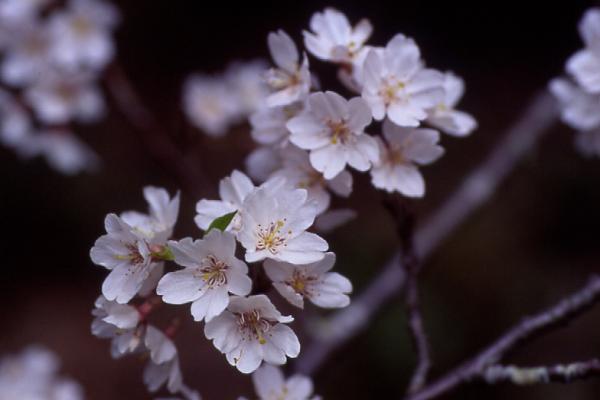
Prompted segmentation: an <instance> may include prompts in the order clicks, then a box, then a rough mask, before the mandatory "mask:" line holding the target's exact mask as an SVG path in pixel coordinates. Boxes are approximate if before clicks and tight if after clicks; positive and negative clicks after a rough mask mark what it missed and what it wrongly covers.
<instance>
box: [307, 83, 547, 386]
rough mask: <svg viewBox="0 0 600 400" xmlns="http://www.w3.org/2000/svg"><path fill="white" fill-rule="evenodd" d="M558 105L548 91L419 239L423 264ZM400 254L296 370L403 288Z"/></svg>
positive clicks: (317, 360) (329, 324) (349, 334)
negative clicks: (399, 265)
mask: <svg viewBox="0 0 600 400" xmlns="http://www.w3.org/2000/svg"><path fill="white" fill-rule="evenodd" d="M557 115H558V113H557V110H556V104H555V100H554V98H553V97H552V95H551V94H550V93H548V92H547V91H543V92H542V93H540V94H539V95H537V96H536V97H535V99H534V100H533V101H532V102H531V104H530V105H529V106H528V107H527V108H526V110H525V112H524V113H523V114H522V116H521V118H520V119H519V120H518V121H517V122H516V123H515V124H514V125H513V126H512V127H511V128H510V129H509V130H508V132H507V133H506V135H505V137H504V138H503V139H502V140H501V141H500V143H499V144H498V145H496V146H495V147H494V149H493V150H492V153H491V154H490V155H489V157H488V158H487V159H486V160H485V161H484V162H483V163H482V164H481V165H480V166H479V167H477V168H476V169H475V170H474V171H473V172H472V173H470V174H469V175H468V176H467V177H466V178H465V180H464V181H463V183H462V184H461V185H460V186H459V188H458V189H457V190H456V191H455V192H454V193H453V194H452V195H451V196H450V198H449V199H448V200H447V201H446V202H445V203H444V204H443V205H442V206H441V207H440V208H439V209H438V211H437V212H436V213H434V215H433V216H432V217H431V218H430V219H429V220H428V221H427V223H425V224H424V225H423V226H422V227H421V228H420V229H417V231H416V233H415V248H416V254H417V255H418V257H419V259H420V260H421V262H423V261H425V259H426V258H427V257H428V256H429V255H430V254H431V253H432V252H433V250H435V249H436V248H437V247H438V246H439V244H440V243H441V242H442V241H443V240H444V239H445V238H446V237H447V236H448V235H449V234H450V233H451V232H452V231H453V230H454V229H456V228H457V227H458V226H459V225H460V224H461V223H463V222H464V221H465V220H466V218H467V217H468V216H470V215H471V214H472V213H473V212H474V211H475V210H477V209H478V208H479V207H480V206H481V205H482V204H484V203H485V202H486V201H487V200H488V199H489V198H490V197H491V195H492V194H493V193H494V192H495V190H496V189H497V187H498V185H500V183H501V182H502V181H503V180H504V178H506V176H507V175H508V174H509V173H510V172H511V171H512V170H514V169H515V168H516V166H517V165H518V162H519V161H520V160H521V159H522V158H523V157H524V156H525V154H527V153H528V152H529V151H530V150H531V149H532V148H533V147H534V146H535V144H536V143H537V142H538V140H539V139H540V138H541V137H542V136H543V134H544V133H546V132H547V131H548V130H549V128H550V126H551V125H552V124H554V123H555V122H556V120H557ZM399 263H400V254H399V253H396V254H394V256H392V258H391V259H390V260H389V261H388V262H387V264H386V265H385V266H384V268H383V269H382V271H381V272H379V273H378V274H377V276H376V277H375V278H374V279H373V281H372V282H371V283H370V284H369V285H368V286H367V287H366V289H364V290H363V292H362V293H361V294H360V295H358V296H357V297H355V298H354V299H353V301H352V304H351V305H350V306H349V307H347V308H345V309H344V310H341V311H339V312H337V313H336V314H334V315H333V316H332V317H330V318H329V319H328V320H326V321H322V322H321V323H320V324H319V325H318V326H316V327H315V329H314V330H313V332H315V341H314V342H313V343H312V344H311V345H309V346H308V347H307V348H306V349H305V350H303V352H302V355H301V357H300V359H299V360H298V361H297V364H296V369H297V370H298V371H299V372H302V373H304V374H309V375H310V374H312V373H314V372H315V371H316V370H317V369H318V368H319V367H320V366H321V365H322V364H323V362H324V361H325V360H326V359H327V358H328V357H329V355H330V354H331V353H332V352H333V351H335V350H336V349H337V348H339V347H341V346H343V345H344V344H345V343H346V342H347V341H348V340H350V339H351V338H353V337H354V336H355V335H357V334H358V333H359V332H361V331H362V330H363V329H364V328H365V326H366V325H367V323H368V322H369V321H370V320H371V318H372V317H373V316H374V314H375V313H376V312H377V311H378V310H380V309H381V307H382V306H383V305H384V304H386V303H387V301H388V300H390V299H391V298H393V297H394V296H395V295H397V294H398V293H399V292H400V290H401V289H402V288H403V286H404V283H405V278H406V274H405V273H404V271H403V269H402V268H399V267H398V264H399Z"/></svg>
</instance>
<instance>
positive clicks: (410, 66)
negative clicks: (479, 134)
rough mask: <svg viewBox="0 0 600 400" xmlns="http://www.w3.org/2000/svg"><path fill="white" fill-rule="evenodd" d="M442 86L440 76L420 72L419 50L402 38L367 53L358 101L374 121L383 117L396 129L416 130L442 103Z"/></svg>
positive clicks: (429, 72)
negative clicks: (360, 99)
mask: <svg viewBox="0 0 600 400" xmlns="http://www.w3.org/2000/svg"><path fill="white" fill-rule="evenodd" d="M442 85H443V75H442V74H441V73H440V72H438V71H436V70H433V69H424V68H423V61H422V60H421V52H420V50H419V48H418V47H417V45H416V44H415V42H414V41H413V40H412V39H410V38H407V37H406V36H404V35H402V34H398V35H396V36H394V37H393V38H392V39H391V40H390V41H389V42H388V44H387V46H386V47H385V49H383V50H381V51H378V50H376V49H371V50H370V51H369V53H368V54H367V57H366V59H365V62H364V66H363V91H362V97H363V98H364V99H365V100H366V102H367V103H368V104H369V106H370V107H371V111H372V112H373V118H375V119H376V120H382V119H383V118H384V117H385V116H386V115H387V116H388V117H389V118H390V119H391V120H392V122H394V123H395V124H396V125H400V126H407V127H416V126H419V123H420V121H423V120H424V119H425V118H427V110H429V109H431V108H433V107H435V106H436V105H437V104H439V103H440V102H442V101H443V100H444V90H443V87H442Z"/></svg>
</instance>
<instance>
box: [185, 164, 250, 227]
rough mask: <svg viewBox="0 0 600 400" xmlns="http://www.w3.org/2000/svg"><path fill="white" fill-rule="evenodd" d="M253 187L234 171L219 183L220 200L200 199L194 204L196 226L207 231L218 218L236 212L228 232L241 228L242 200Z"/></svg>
mask: <svg viewBox="0 0 600 400" xmlns="http://www.w3.org/2000/svg"><path fill="white" fill-rule="evenodd" d="M254 188H255V186H254V184H253V183H252V181H251V180H250V178H248V177H247V176H246V175H245V174H244V173H242V172H240V171H237V170H234V171H233V172H232V173H231V175H230V176H228V177H225V178H223V179H221V181H220V182H219V196H220V197H221V200H206V199H202V200H200V201H199V202H198V203H197V204H196V212H197V215H196V217H195V218H194V221H195V222H196V225H198V227H199V228H200V229H202V230H206V229H208V227H209V226H210V224H211V223H212V222H213V221H214V220H215V219H216V218H218V217H221V216H223V215H225V214H229V213H231V212H234V211H238V213H237V214H236V215H235V217H234V219H233V220H232V221H231V223H230V224H229V226H228V227H227V229H228V230H233V231H237V230H239V228H240V226H241V216H240V213H239V211H240V210H241V209H242V204H243V202H244V199H245V198H246V196H248V194H250V192H252V191H253V190H254Z"/></svg>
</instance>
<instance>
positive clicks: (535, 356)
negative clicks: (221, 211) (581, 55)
mask: <svg viewBox="0 0 600 400" xmlns="http://www.w3.org/2000/svg"><path fill="white" fill-rule="evenodd" d="M116 3H117V5H118V6H119V7H120V8H121V10H122V12H123V23H122V25H121V27H120V29H119V30H118V33H117V44H118V51H119V60H120V63H121V64H122V66H123V68H124V69H125V71H126V72H127V74H128V75H129V76H130V78H131V80H132V81H133V83H134V85H135V86H136V88H137V89H138V90H139V92H140V93H141V94H142V97H143V100H144V101H145V102H146V103H147V105H148V106H149V107H150V108H151V109H152V110H153V112H154V113H155V115H156V116H157V117H158V118H159V120H160V121H161V123H162V124H163V125H164V126H166V127H167V129H168V131H169V132H170V134H171V135H172V138H173V140H175V141H176V142H177V143H178V145H179V146H181V148H182V149H183V150H184V151H185V152H186V153H188V154H190V153H193V154H197V155H198V156H199V158H200V159H201V163H202V166H203V168H204V169H205V170H206V171H207V174H208V175H209V176H210V178H211V180H212V182H213V185H211V186H208V187H203V188H201V189H200V190H202V191H203V192H205V193H207V195H210V196H214V195H215V193H216V183H217V182H218V180H219V179H220V178H221V177H222V176H224V175H226V174H228V173H229V172H230V171H231V169H232V168H234V167H237V168H243V159H244V157H245V155H246V154H247V153H248V152H249V151H250V150H251V148H252V144H251V142H250V140H249V139H248V134H247V129H246V128H245V127H242V128H239V129H237V130H236V131H235V132H233V133H232V134H231V135H230V136H228V137H227V138H225V139H221V140H216V139H210V138H208V137H204V136H202V135H200V134H199V133H198V132H196V131H194V130H193V129H191V128H188V127H186V126H185V123H184V120H183V117H182V116H181V113H180V107H179V103H180V102H179V99H180V92H181V84H182V81H183V80H184V79H185V77H186V76H187V75H188V74H189V73H191V72H193V71H207V72H213V71H214V72H218V71H220V70H222V69H223V68H224V67H225V66H226V65H227V63H228V62H230V61H233V60H236V59H250V58H254V57H257V56H259V57H264V58H266V57H267V56H268V53H267V49H266V35H267V33H268V32H269V31H271V30H275V29H278V28H283V29H285V30H286V31H287V32H288V33H290V34H291V35H292V37H293V38H294V39H296V41H297V42H299V41H300V38H301V34H300V32H301V30H302V29H305V28H307V26H308V21H309V18H310V16H311V14H312V13H313V12H315V11H320V10H322V9H323V8H324V7H325V6H328V5H333V6H336V7H338V8H339V9H341V10H342V11H344V12H345V13H346V14H347V15H348V16H349V17H350V19H351V20H352V21H353V22H355V21H357V20H358V19H359V18H361V17H368V18H369V19H370V20H371V22H372V23H373V25H374V27H375V32H374V35H373V37H372V39H371V41H370V42H371V43H373V44H381V45H382V44H385V43H386V42H387V40H388V39H389V38H391V37H392V36H393V35H394V34H395V33H398V32H402V33H404V34H406V35H409V36H413V37H414V38H415V39H416V41H417V43H418V44H419V45H420V46H421V49H422V52H423V54H424V57H425V59H426V60H427V63H428V65H430V66H432V67H434V68H438V69H442V70H446V69H450V70H453V71H455V72H456V73H458V74H459V75H461V76H463V77H464V78H465V80H466V82H467V94H466V97H465V98H464V101H463V102H462V103H461V108H463V109H465V110H468V111H469V112H471V113H472V114H474V115H475V116H476V118H477V119H478V120H479V123H480V128H479V130H478V131H476V132H475V133H474V134H473V135H472V136H471V137H469V138H467V139H454V138H451V137H448V136H445V137H444V138H443V143H444V146H445V147H446V149H447V154H446V155H445V156H444V158H443V159H441V160H440V161H439V162H437V163H436V164H435V165H433V166H431V167H428V168H426V169H425V175H426V178H427V183H428V194H427V196H426V198H425V199H424V200H421V201H418V202H417V206H416V207H417V210H418V213H419V215H420V216H422V217H423V218H425V217H426V216H427V215H428V213H429V212H430V211H431V210H432V209H433V208H435V207H436V206H437V205H438V204H440V202H441V201H443V199H444V198H445V197H446V196H447V195H448V194H449V193H451V191H452V190H453V189H454V188H455V187H456V186H457V185H458V183H459V182H460V179H461V177H462V176H463V175H464V174H465V173H466V172H468V171H469V170H470V169H471V168H472V167H474V166H476V165H477V164H478V163H479V161H480V160H482V158H483V157H484V156H485V154H486V153H487V152H488V151H489V150H490V149H491V148H492V147H493V146H494V143H495V141H496V140H497V139H498V138H499V137H500V136H501V134H502V132H503V131H504V130H505V129H506V128H507V127H508V126H509V125H510V124H511V122H512V121H514V120H515V119H516V117H517V116H518V115H519V113H520V111H521V110H522V109H523V108H524V106H525V105H526V104H527V102H528V101H529V100H530V99H531V97H532V96H533V94H534V93H535V92H536V91H537V90H539V89H540V88H543V87H545V85H546V84H547V82H548V81H549V79H551V78H552V77H554V76H556V75H558V74H560V73H561V71H562V68H563V65H564V61H565V60H566V58H567V57H568V56H569V55H570V54H572V53H573V52H574V51H575V50H577V49H578V48H580V47H581V41H580V39H579V37H578V33H577V29H576V24H577V22H578V20H579V18H580V16H581V15H582V13H583V11H584V10H585V9H586V8H587V7H589V6H591V5H593V2H591V1H569V2H564V1H559V2H525V1H519V2H517V1H502V2H460V1H453V2H448V1H446V2H433V1H421V2H402V1H394V2H391V1H390V2H379V1H369V2H351V3H350V2H341V1H337V2H336V1H332V2H327V3H324V2H317V1H304V2H283V1H279V2H264V1H252V2H244V3H241V4H235V3H232V2H220V3H218V4H216V5H215V4H213V3H211V5H210V6H209V5H207V4H206V2H194V1H184V0H177V1H173V0H172V1H134V0H128V1H116ZM311 62H312V65H313V67H314V68H313V69H314V70H315V71H316V72H318V73H319V74H321V75H322V76H323V77H324V78H323V80H324V82H325V84H326V85H330V86H328V87H337V86H335V85H337V84H336V83H334V82H331V81H330V80H329V79H330V78H331V77H332V76H333V69H331V68H329V67H328V66H327V65H323V64H321V63H318V62H317V61H316V60H314V59H311ZM328 77H329V78H328ZM77 132H78V133H80V134H81V135H82V137H83V138H84V140H86V141H87V142H88V143H90V144H91V145H92V146H93V147H94V148H95V149H96V150H97V151H98V152H99V154H100V155H101V157H102V159H103V161H104V165H103V168H102V169H101V171H100V172H99V173H97V174H92V175H90V174H84V175H80V176H78V177H75V178H71V177H65V176H61V175H59V174H57V173H55V172H53V171H51V170H50V169H49V168H48V167H47V166H46V164H45V163H44V162H43V161H41V160H34V161H30V162H25V163H23V162H21V161H20V160H18V158H17V157H16V156H15V155H14V154H12V153H11V152H10V151H7V150H5V149H2V150H0V169H1V170H2V171H3V178H4V179H3V182H2V189H1V190H0V206H1V210H2V215H3V218H2V221H3V223H2V231H3V234H2V238H1V240H0V243H1V247H0V250H1V254H2V255H3V257H2V266H1V267H0V268H2V273H1V275H0V282H1V283H0V302H1V304H2V307H0V321H2V322H1V327H2V329H0V354H2V353H12V352H17V351H19V350H20V349H21V348H23V347H24V346H26V345H27V344H29V343H32V342H35V343H42V344H45V345H47V346H49V347H50V348H52V349H54V350H56V351H57V352H58V353H59V354H60V356H61V357H62V359H63V362H64V368H63V369H64V371H65V373H66V374H68V375H70V376H72V377H73V378H75V379H77V380H78V381H80V382H81V383H82V385H84V386H85V390H86V393H87V395H88V397H89V398H90V399H138V398H139V399H143V398H150V396H149V395H148V394H146V392H145V389H144V387H143V384H142V379H141V370H142V365H143V362H142V361H141V360H138V359H136V358H135V357H131V358H126V359H123V360H118V361H113V360H111V358H110V355H109V343H108V342H106V341H102V340H99V339H96V338H94V337H92V336H91V334H90V333H89V324H90V322H91V316H90V311H91V308H92V305H93V302H94V299H95V298H96V297H97V296H98V294H99V293H100V285H101V282H102V280H103V278H104V276H105V275H106V271H105V270H104V269H103V268H101V267H98V266H95V265H93V264H92V263H91V262H90V260H89V256H88V252H89V249H90V247H91V246H92V244H93V242H94V240H95V239H96V238H97V237H98V236H99V235H101V234H102V233H103V225H102V224H103V219H104V216H105V214H106V213H108V212H112V211H116V212H121V211H124V210H128V209H144V208H145V207H146V205H145V204H144V200H143V198H142V193H141V190H142V187H143V186H144V185H147V184H154V185H163V186H166V187H167V188H169V190H170V191H171V192H173V191H175V190H176V189H177V188H178V184H177V182H176V181H175V180H174V179H173V178H172V176H170V175H169V174H168V173H166V172H165V171H164V169H163V168H161V167H160V165H159V164H157V163H156V162H155V161H154V160H153V159H152V157H151V156H150V155H149V154H148V152H147V151H146V149H145V147H144V146H143V145H142V141H141V140H140V138H139V136H138V135H137V134H136V133H134V131H133V130H132V129H131V128H130V126H129V125H128V124H126V122H125V121H124V120H123V118H122V117H121V116H120V115H119V114H118V113H116V112H111V113H110V114H109V115H108V117H107V118H106V119H105V120H104V121H103V122H101V123H99V124H97V125H94V126H91V127H90V126H86V127H81V128H78V130H77ZM572 139H573V132H571V131H570V130H569V129H568V128H566V127H564V126H562V125H558V124H557V125H556V126H555V127H554V128H552V132H551V133H550V134H549V135H548V136H547V137H546V138H545V139H544V140H543V142H542V143H541V144H540V145H539V146H538V147H537V148H536V150H535V151H534V152H533V153H532V154H531V155H530V156H529V157H528V158H527V159H526V160H524V161H523V163H522V164H521V165H520V166H519V168H517V169H516V171H515V172H514V174H512V175H511V177H510V178H509V179H508V180H507V181H506V182H504V184H503V185H502V186H501V189H500V191H499V192H498V193H497V194H496V195H495V196H494V198H493V200H492V201H490V202H488V203H487V204H486V205H485V206H484V207H483V208H482V209H480V210H478V211H477V212H476V213H475V214H474V215H473V217H472V218H470V219H469V220H468V222H467V223H466V224H464V225H463V226H462V227H461V228H460V229H459V230H458V231H456V232H455V233H454V234H453V235H452V236H451V237H450V238H449V240H447V241H446V242H445V244H444V245H443V246H442V247H441V248H440V249H439V250H438V251H437V252H435V254H434V256H433V257H432V258H431V259H430V261H428V266H427V270H426V273H425V274H424V276H423V278H422V285H423V286H422V287H423V293H422V300H423V304H424V313H425V318H426V325H427V328H428V329H429V331H430V337H431V342H432V346H433V355H434V361H435V366H434V369H433V371H432V374H433V375H436V376H437V375H439V374H440V373H443V372H444V371H446V370H447V369H448V368H450V367H451V366H453V365H455V364H457V363H458V362H460V361H462V360H463V359H465V358H466V357H468V356H470V355H472V354H474V353H475V352H476V351H477V350H479V349H480V348H482V347H483V346H485V345H486V344H487V343H489V342H490V341H491V340H493V339H494V338H495V337H496V336H497V335H499V334H500V333H501V332H503V331H504V330H505V329H506V328H508V327H509V326H511V325H512V324H514V323H516V322H517V321H519V320H520V319H521V318H522V316H524V315H526V314H527V313H531V312H535V311H537V310H539V309H541V308H543V307H545V306H547V305H549V304H552V303H554V302H555V301H556V300H558V299H559V298H561V297H562V296H564V295H565V294H567V293H569V292H570V291H572V290H574V289H575V288H577V287H579V286H580V285H582V284H583V283H584V282H585V281H586V278H587V276H588V274H589V273H591V272H599V271H600V265H599V263H598V259H599V256H600V249H599V246H598V238H599V235H598V229H597V227H598V226H599V224H600V212H599V207H600V185H599V184H598V183H599V182H600V160H598V159H590V160H587V159H583V158H582V157H581V156H579V155H578V154H577V153H576V152H575V150H574V149H573V146H572ZM374 194H375V192H374V190H373V189H372V188H370V186H369V184H368V179H367V177H366V176H362V177H359V178H358V179H357V183H356V186H355V192H354V194H353V196H352V198H351V199H350V200H349V201H342V202H340V204H342V205H350V206H352V207H354V208H356V209H357V210H358V211H359V215H360V216H359V218H358V219H356V220H355V221H353V222H352V223H351V224H349V225H347V226H345V227H344V228H342V229H340V230H339V231H337V232H335V233H334V234H333V235H331V236H328V237H327V239H328V240H330V243H331V247H332V249H333V250H334V251H336V253H337V254H338V260H339V261H338V265H337V268H338V271H339V272H341V273H343V274H345V275H348V276H349V277H350V278H351V280H352V281H353V283H354V285H355V288H356V292H360V289H361V288H362V287H363V286H364V285H365V284H367V282H368V281H369V280H370V279H371V278H372V277H373V276H375V275H376V274H377V273H378V269H379V268H380V266H381V265H382V263H383V262H384V261H385V260H386V258H387V257H388V256H389V255H390V254H392V252H393V251H394V246H395V236H394V230H393V225H392V223H391V222H390V220H389V218H388V216H387V214H386V212H385V210H384V209H383V208H382V207H381V205H380V203H379V202H378V201H377V200H373V199H377V195H374ZM182 200H183V201H182V208H181V214H180V221H179V223H178V225H177V230H176V236H178V237H183V236H190V235H191V236H196V237H197V236H199V234H200V231H199V230H198V229H197V228H196V227H195V226H194V225H193V222H192V217H193V215H194V204H195V202H196V201H197V200H198V199H197V198H193V197H191V196H188V195H186V194H185V193H184V194H183V199H182ZM165 308H166V309H167V311H168V310H169V307H165ZM178 311H179V312H180V314H181V315H182V317H183V319H184V324H183V329H182V331H181V333H180V335H179V337H178V338H177V343H178V346H179V347H180V351H181V359H182V364H183V368H184V377H185V379H186V381H187V382H188V383H190V385H192V386H193V387H196V388H198V389H199V390H200V391H201V393H202V394H203V395H204V396H205V398H207V399H233V398H236V397H237V395H242V394H245V395H250V394H251V393H252V389H251V384H250V379H249V378H248V377H245V376H242V375H241V374H239V373H237V372H236V371H235V370H234V369H233V368H231V367H230V366H229V365H228V364H227V363H226V360H225V357H224V356H222V355H220V354H218V352H217V351H216V350H215V349H214V348H213V347H212V345H211V344H210V343H209V342H208V341H207V340H206V339H205V338H204V337H203V334H202V324H194V323H192V322H191V317H190V316H189V314H188V312H187V308H186V307H179V308H178ZM599 321H600V310H592V311H591V312H588V313H587V314H586V315H585V316H583V317H580V318H578V319H577V320H576V321H575V322H574V323H572V324H571V325H569V326H568V327H566V328H563V329H560V330H557V331H556V332H555V333H553V334H551V335H549V336H546V337H544V338H541V339H538V340H536V341H535V342H533V343H532V344H530V345H528V346H526V347H525V348H522V349H520V350H518V351H517V352H515V353H514V354H513V355H512V356H511V357H510V358H509V359H508V360H507V361H509V362H514V363H519V364H523V365H535V364H537V363H557V362H569V361H575V360H584V359H588V358H593V357H595V356H598V352H599V351H600V339H599V338H600V322H599ZM294 326H295V327H297V328H298V327H299V323H295V325H294ZM413 363H414V356H413V352H412V347H411V343H410V340H409V338H408V335H407V332H406V327H405V324H404V313H403V309H402V306H401V302H400V301H398V300H396V301H394V302H393V303H392V304H390V305H389V306H388V307H387V308H386V309H385V310H383V312H382V313H381V314H380V315H379V317H378V318H377V319H376V320H375V321H374V322H373V323H372V326H371V327H370V328H369V330H368V332H367V333H365V334H363V335H361V336H359V337H357V338H356V339H355V340H353V341H352V342H351V343H350V344H349V345H348V346H347V347H346V348H344V349H343V350H342V351H340V352H338V353H336V354H335V356H334V357H333V358H332V359H331V360H330V362H329V363H328V364H327V365H325V366H324V368H323V369H322V370H321V371H320V373H319V374H318V375H317V376H316V391H317V393H319V394H322V395H324V397H325V398H328V399H338V398H339V399H341V398H346V399H364V398H399V397H400V396H399V394H400V393H402V390H403V389H404V387H405V385H406V383H407V380H408V379H409V377H410V373H411V368H412V366H413ZM599 396H600V385H599V384H598V383H595V382H581V383H576V384H572V385H568V386H566V385H547V386H536V387H529V388H520V387H513V386H508V385H500V386H494V387H489V386H485V385H481V384H470V385H466V386H464V387H462V388H461V389H460V390H458V391H456V392H454V393H452V394H451V395H448V396H447V397H445V398H448V399H461V400H469V399H544V400H555V399H582V400H586V399H597V398H598V397H599Z"/></svg>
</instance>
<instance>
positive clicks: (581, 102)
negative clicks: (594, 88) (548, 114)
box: [549, 78, 600, 131]
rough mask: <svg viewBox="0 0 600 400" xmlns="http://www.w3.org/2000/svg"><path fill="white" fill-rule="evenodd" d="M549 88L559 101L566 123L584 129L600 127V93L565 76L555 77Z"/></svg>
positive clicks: (562, 117) (563, 119)
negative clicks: (590, 91)
mask: <svg viewBox="0 0 600 400" xmlns="http://www.w3.org/2000/svg"><path fill="white" fill-rule="evenodd" d="M549 88H550V91H551V92H552V94H554V96H555V97H556V98H557V99H558V101H559V104H560V107H561V119H562V121H563V122H564V123H565V124H567V125H569V126H571V127H572V128H574V129H577V130H582V131H588V130H592V129H595V128H598V127H600V93H599V94H590V93H588V92H586V91H584V90H583V89H581V88H580V87H579V86H577V85H575V84H573V83H571V82H570V81H568V80H567V79H563V78H557V79H553V80H552V81H551V82H550V85H549Z"/></svg>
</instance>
